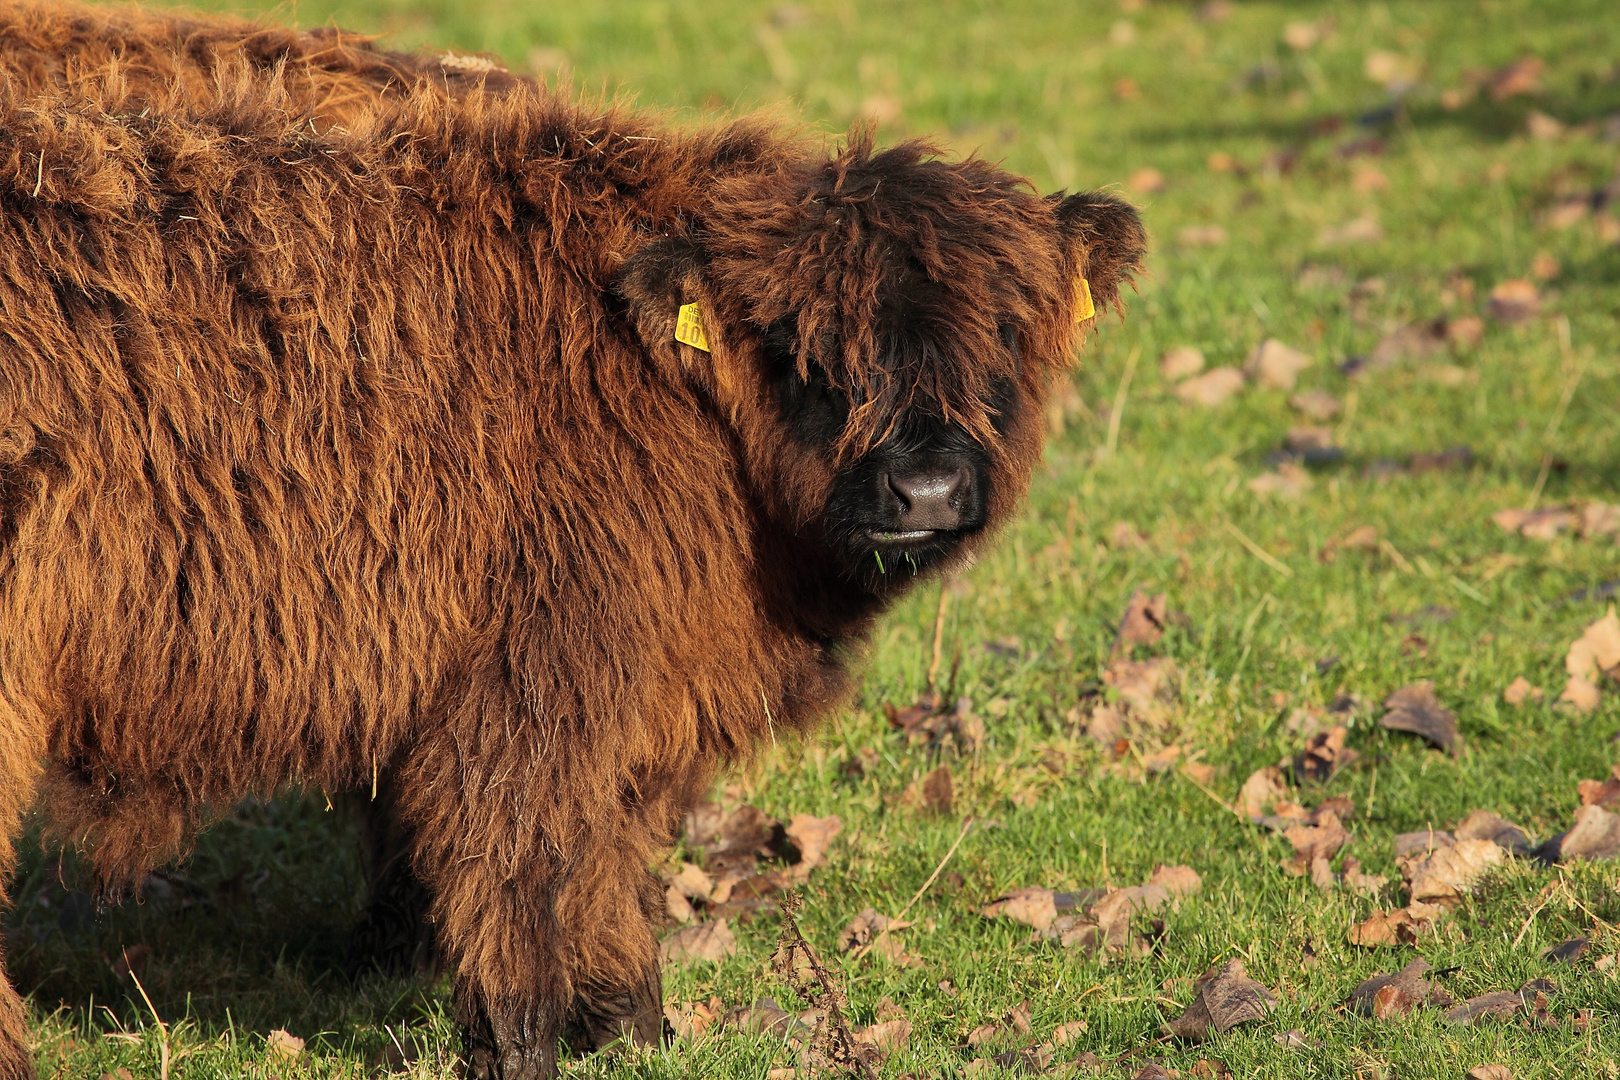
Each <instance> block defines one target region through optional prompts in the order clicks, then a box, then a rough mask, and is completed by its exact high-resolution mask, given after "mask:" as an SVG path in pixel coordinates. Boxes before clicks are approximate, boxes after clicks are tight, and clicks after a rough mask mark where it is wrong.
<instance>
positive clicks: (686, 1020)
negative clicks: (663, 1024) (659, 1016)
mask: <svg viewBox="0 0 1620 1080" xmlns="http://www.w3.org/2000/svg"><path fill="white" fill-rule="evenodd" d="M724 1007H725V1006H724V1005H723V1004H722V1003H721V1001H720V999H719V998H718V997H711V998H710V999H709V1000H708V1001H707V1002H702V1001H685V1002H681V1003H680V1004H676V1003H675V1002H670V1003H669V1004H668V1005H665V1006H664V1019H665V1020H667V1021H669V1026H670V1030H672V1031H673V1032H674V1033H675V1037H676V1038H677V1039H685V1040H687V1041H691V1040H693V1039H698V1038H701V1037H702V1036H703V1034H704V1032H706V1031H708V1030H709V1029H710V1028H711V1027H713V1026H714V1023H715V1021H717V1020H719V1019H720V1014H721V1012H722V1010H723V1009H724Z"/></svg>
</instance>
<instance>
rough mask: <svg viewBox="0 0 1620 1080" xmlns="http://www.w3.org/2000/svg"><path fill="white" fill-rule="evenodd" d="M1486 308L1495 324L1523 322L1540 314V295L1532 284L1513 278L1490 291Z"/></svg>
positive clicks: (1522, 279)
mask: <svg viewBox="0 0 1620 1080" xmlns="http://www.w3.org/2000/svg"><path fill="white" fill-rule="evenodd" d="M1488 307H1489V309H1490V313H1491V317H1492V318H1493V319H1495V320H1496V321H1497V322H1504V323H1516V322H1523V321H1524V320H1525V319H1528V318H1531V317H1532V316H1534V315H1537V314H1539V313H1540V312H1541V293H1540V292H1539V291H1537V289H1536V287H1535V284H1534V283H1532V282H1530V281H1527V280H1525V279H1524V278H1513V279H1511V280H1509V281H1504V282H1502V283H1501V284H1500V285H1498V286H1497V287H1496V288H1494V289H1492V290H1491V295H1490V299H1489V301H1488Z"/></svg>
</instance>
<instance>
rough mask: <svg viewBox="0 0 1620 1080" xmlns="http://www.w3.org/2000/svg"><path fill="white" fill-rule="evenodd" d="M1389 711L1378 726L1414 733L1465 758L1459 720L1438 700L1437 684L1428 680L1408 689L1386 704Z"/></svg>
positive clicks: (1391, 697)
mask: <svg viewBox="0 0 1620 1080" xmlns="http://www.w3.org/2000/svg"><path fill="white" fill-rule="evenodd" d="M1384 707H1385V708H1387V709H1388V710H1389V712H1387V713H1385V714H1384V716H1383V718H1382V719H1380V720H1379V721H1378V722H1379V724H1380V725H1382V726H1383V727H1386V728H1388V729H1390V730H1391V731H1410V732H1412V733H1413V734H1415V735H1421V736H1422V737H1423V738H1425V739H1427V740H1428V741H1429V742H1431V743H1433V744H1434V745H1435V746H1438V747H1439V748H1440V749H1442V750H1444V751H1446V752H1447V753H1449V754H1450V755H1451V756H1452V757H1461V756H1462V752H1463V748H1464V743H1463V737H1462V736H1461V735H1459V734H1458V733H1457V717H1456V716H1455V715H1453V714H1452V713H1451V711H1450V710H1448V709H1446V708H1445V707H1444V706H1442V705H1441V704H1440V702H1439V701H1438V700H1436V699H1435V696H1434V683H1432V682H1431V681H1429V680H1427V679H1424V680H1422V681H1420V682H1415V683H1413V684H1412V685H1411V686H1404V687H1402V688H1401V689H1399V690H1397V691H1395V692H1394V693H1393V694H1391V695H1389V697H1388V698H1387V699H1385V701H1384Z"/></svg>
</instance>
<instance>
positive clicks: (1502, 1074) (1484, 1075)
mask: <svg viewBox="0 0 1620 1080" xmlns="http://www.w3.org/2000/svg"><path fill="white" fill-rule="evenodd" d="M1463 1080H1513V1070H1512V1069H1509V1068H1508V1067H1507V1066H1506V1065H1495V1064H1491V1065H1475V1066H1474V1067H1473V1068H1472V1069H1469V1070H1468V1072H1467V1073H1465V1074H1464V1075H1463Z"/></svg>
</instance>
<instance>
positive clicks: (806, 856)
mask: <svg viewBox="0 0 1620 1080" xmlns="http://www.w3.org/2000/svg"><path fill="white" fill-rule="evenodd" d="M843 828H844V821H843V819H842V818H840V817H839V816H838V815H837V814H830V815H828V816H827V817H813V816H811V815H810V814H794V815H793V819H792V820H791V821H789V822H788V824H787V830H786V831H787V836H788V839H789V840H792V841H793V843H794V846H795V847H797V848H798V849H799V861H798V863H797V864H796V866H795V867H794V869H796V870H797V869H799V868H800V867H802V868H803V869H804V872H805V873H808V872H809V871H810V870H811V869H812V868H814V867H817V866H820V865H821V864H822V863H824V862H826V861H827V849H828V848H829V847H831V846H832V842H833V841H834V840H835V839H837V838H838V834H839V833H840V832H842V831H843Z"/></svg>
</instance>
